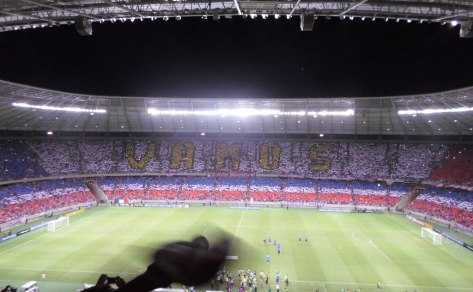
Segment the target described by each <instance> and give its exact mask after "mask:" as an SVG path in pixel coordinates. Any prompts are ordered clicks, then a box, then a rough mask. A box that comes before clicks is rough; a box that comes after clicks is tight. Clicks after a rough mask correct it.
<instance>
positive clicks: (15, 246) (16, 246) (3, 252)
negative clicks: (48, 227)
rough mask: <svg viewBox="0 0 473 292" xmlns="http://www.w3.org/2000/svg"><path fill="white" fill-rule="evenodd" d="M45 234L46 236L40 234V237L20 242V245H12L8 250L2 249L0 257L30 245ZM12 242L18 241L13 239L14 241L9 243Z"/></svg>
mask: <svg viewBox="0 0 473 292" xmlns="http://www.w3.org/2000/svg"><path fill="white" fill-rule="evenodd" d="M45 234H47V233H43V234H40V235H38V236H36V237H33V238H30V239H28V240H27V241H24V242H22V243H20V244H17V245H13V246H12V247H10V248H7V249H4V250H2V251H0V255H4V254H7V253H8V252H10V251H12V250H14V249H16V248H19V247H22V246H25V245H27V244H29V243H32V242H33V241H35V240H37V239H38V238H40V237H42V236H44V235H45ZM14 240H18V239H16V238H14V239H12V241H11V242H13V243H14Z"/></svg>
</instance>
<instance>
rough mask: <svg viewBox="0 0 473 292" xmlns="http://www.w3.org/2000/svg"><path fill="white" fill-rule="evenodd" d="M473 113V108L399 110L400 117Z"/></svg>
mask: <svg viewBox="0 0 473 292" xmlns="http://www.w3.org/2000/svg"><path fill="white" fill-rule="evenodd" d="M470 111H473V107H454V108H430V109H421V110H399V111H398V114H399V115H415V114H424V115H429V114H442V113H462V112H470Z"/></svg>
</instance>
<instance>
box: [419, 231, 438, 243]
mask: <svg viewBox="0 0 473 292" xmlns="http://www.w3.org/2000/svg"><path fill="white" fill-rule="evenodd" d="M420 236H421V237H422V238H427V239H431V240H432V242H433V243H434V245H441V244H442V235H441V234H440V233H438V232H435V231H434V230H432V229H430V228H426V227H422V228H421V230H420Z"/></svg>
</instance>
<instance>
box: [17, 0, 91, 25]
mask: <svg viewBox="0 0 473 292" xmlns="http://www.w3.org/2000/svg"><path fill="white" fill-rule="evenodd" d="M20 1H22V2H25V3H28V4H33V5H36V6H40V7H45V8H49V9H54V10H59V11H64V12H72V13H74V14H77V15H78V16H83V17H86V18H90V19H94V20H98V19H97V18H95V17H94V16H91V15H88V14H83V13H81V12H77V11H74V10H68V9H64V8H59V7H57V6H54V5H50V4H45V3H42V2H37V1H33V0H20Z"/></svg>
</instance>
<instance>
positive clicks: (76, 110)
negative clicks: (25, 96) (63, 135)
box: [12, 102, 107, 114]
mask: <svg viewBox="0 0 473 292" xmlns="http://www.w3.org/2000/svg"><path fill="white" fill-rule="evenodd" d="M12 106H14V107H20V108H31V109H39V110H48V111H62V112H74V113H98V114H104V113H106V112H107V110H105V109H87V108H81V107H73V106H71V107H67V106H66V107H62V106H49V105H32V104H28V103H25V102H14V103H12Z"/></svg>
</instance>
